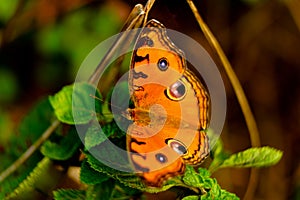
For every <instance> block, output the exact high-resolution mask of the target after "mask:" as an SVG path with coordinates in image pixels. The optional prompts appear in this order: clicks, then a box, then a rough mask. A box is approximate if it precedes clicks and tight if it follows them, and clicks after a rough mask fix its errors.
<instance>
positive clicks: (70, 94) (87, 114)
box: [49, 83, 101, 125]
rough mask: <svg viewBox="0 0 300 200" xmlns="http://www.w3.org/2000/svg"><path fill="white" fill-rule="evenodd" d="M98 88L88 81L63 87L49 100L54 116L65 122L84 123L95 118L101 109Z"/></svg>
mask: <svg viewBox="0 0 300 200" xmlns="http://www.w3.org/2000/svg"><path fill="white" fill-rule="evenodd" d="M99 99H101V95H100V93H99V92H98V90H97V89H96V88H95V87H94V86H92V85H90V84H88V83H75V84H74V85H69V86H66V87H64V88H63V89H62V90H61V91H59V92H58V93H57V94H55V95H54V96H50V97H49V100H50V103H51V105H52V107H53V108H54V113H55V115H56V117H57V118H58V119H59V120H60V121H61V122H63V123H66V124H72V125H73V124H86V123H88V122H89V121H91V120H92V119H94V120H95V119H97V114H99V113H100V111H101V104H100V101H99Z"/></svg>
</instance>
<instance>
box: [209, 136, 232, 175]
mask: <svg viewBox="0 0 300 200" xmlns="http://www.w3.org/2000/svg"><path fill="white" fill-rule="evenodd" d="M229 156H230V154H229V153H227V152H225V150H224V148H223V142H222V140H221V139H218V140H216V143H215V146H214V148H213V149H212V151H211V157H212V159H213V160H212V162H211V164H210V166H209V171H210V172H211V173H213V172H214V171H216V170H217V169H218V168H219V166H220V165H222V163H223V162H224V161H225V160H226V159H227V158H229Z"/></svg>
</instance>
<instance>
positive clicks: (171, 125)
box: [126, 19, 210, 187]
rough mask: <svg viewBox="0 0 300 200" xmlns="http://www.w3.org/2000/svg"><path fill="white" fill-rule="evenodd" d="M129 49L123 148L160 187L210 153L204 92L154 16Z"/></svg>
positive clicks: (149, 182)
mask: <svg viewBox="0 0 300 200" xmlns="http://www.w3.org/2000/svg"><path fill="white" fill-rule="evenodd" d="M134 49H135V50H134V51H133V53H132V58H131V64H130V68H131V69H130V73H129V89H130V94H131V100H132V102H133V107H132V108H129V109H128V113H129V117H130V119H131V120H132V124H131V125H130V126H129V127H128V130H127V136H126V137H127V139H126V140H127V150H128V152H129V159H130V162H131V164H132V165H133V168H134V170H135V171H136V172H137V173H138V175H139V176H140V177H141V178H142V180H143V181H144V182H145V183H146V184H147V185H148V186H153V187H160V186H161V185H162V184H163V183H164V182H165V181H166V180H167V179H169V178H171V177H174V176H177V175H180V174H183V173H184V171H185V167H186V164H190V165H198V164H200V163H201V162H202V161H203V160H204V159H205V158H206V157H207V156H208V155H209V151H210V148H209V140H208V136H207V134H206V132H205V131H206V129H207V127H208V125H209V118H210V99H209V94H208V91H207V90H206V88H205V87H204V85H203V84H202V83H201V81H200V79H199V78H198V77H197V76H196V75H195V73H194V72H193V71H191V70H190V69H189V68H188V67H187V62H186V60H185V54H184V52H183V51H182V50H180V49H179V48H178V47H177V46H175V44H173V42H172V41H171V40H170V38H169V37H168V36H167V31H166V28H165V26H164V25H163V24H161V23H160V22H158V21H157V20H154V19H152V20H149V21H148V22H147V24H146V25H145V27H144V28H143V30H142V31H141V33H140V34H139V36H138V38H137V41H136V44H135V48H134Z"/></svg>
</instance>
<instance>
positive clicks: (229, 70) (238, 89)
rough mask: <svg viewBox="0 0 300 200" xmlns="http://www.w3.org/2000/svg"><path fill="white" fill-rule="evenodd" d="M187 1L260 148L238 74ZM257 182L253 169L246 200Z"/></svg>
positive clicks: (190, 3)
mask: <svg viewBox="0 0 300 200" xmlns="http://www.w3.org/2000/svg"><path fill="white" fill-rule="evenodd" d="M186 1H187V3H188V4H189V6H190V8H191V10H192V12H193V13H194V16H195V18H196V20H197V22H198V24H199V26H200V28H201V30H202V32H203V33H204V36H205V37H206V39H207V41H208V42H209V43H210V45H211V46H212V47H213V48H214V50H215V51H216V52H217V55H219V59H220V60H221V62H222V64H223V66H224V69H225V71H226V73H227V76H228V78H229V80H230V82H231V85H232V87H233V90H234V91H235V94H236V97H237V99H238V102H239V104H240V106H241V109H242V112H243V115H244V117H245V121H246V124H247V127H248V130H249V134H250V140H251V145H252V147H259V146H260V145H261V144H260V138H259V132H258V128H257V125H256V122H255V119H254V116H253V113H252V111H251V109H250V106H249V103H248V100H247V98H246V95H245V93H244V91H243V88H242V86H241V84H240V82H239V80H238V78H237V76H236V74H235V73H234V71H233V69H232V67H231V65H230V63H229V61H228V59H227V57H226V56H225V53H224V52H223V50H222V48H221V46H220V44H219V43H218V41H217V39H216V38H215V37H214V35H213V34H212V32H211V31H210V29H209V28H208V26H207V25H206V24H205V22H204V21H203V19H202V17H201V16H200V14H199V12H198V10H197V8H196V6H195V4H194V3H193V1H192V0H186ZM257 182H258V169H254V168H252V169H251V175H250V178H249V184H248V188H247V191H246V194H245V196H244V199H252V196H253V194H254V192H255V189H256V186H257Z"/></svg>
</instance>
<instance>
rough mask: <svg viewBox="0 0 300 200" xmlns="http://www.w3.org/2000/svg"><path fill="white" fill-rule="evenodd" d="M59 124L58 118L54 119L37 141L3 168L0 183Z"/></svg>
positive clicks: (26, 158)
mask: <svg viewBox="0 0 300 200" xmlns="http://www.w3.org/2000/svg"><path fill="white" fill-rule="evenodd" d="M59 124H60V122H59V121H58V120H55V121H54V122H53V123H52V124H51V125H50V126H49V127H48V129H47V130H46V131H45V132H44V133H43V134H42V136H41V137H40V138H39V139H38V140H37V141H35V143H34V144H33V145H31V146H30V147H29V148H28V149H27V151H26V152H25V153H24V154H22V156H21V157H20V158H19V159H17V160H16V161H15V162H14V163H13V164H12V165H10V166H9V167H8V168H7V169H6V170H4V171H3V172H2V173H1V174H0V183H1V182H2V181H3V180H4V179H6V178H7V177H8V176H9V175H11V174H12V173H14V172H15V171H16V170H17V169H18V168H19V167H20V166H21V165H22V164H23V163H24V162H25V161H26V160H28V158H29V157H30V156H31V155H32V154H33V153H34V152H35V151H36V150H37V149H38V148H39V147H40V146H41V145H42V144H43V142H45V141H46V140H47V139H48V138H49V136H50V135H51V134H52V133H53V132H54V130H55V129H56V128H57V127H58V125H59Z"/></svg>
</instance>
